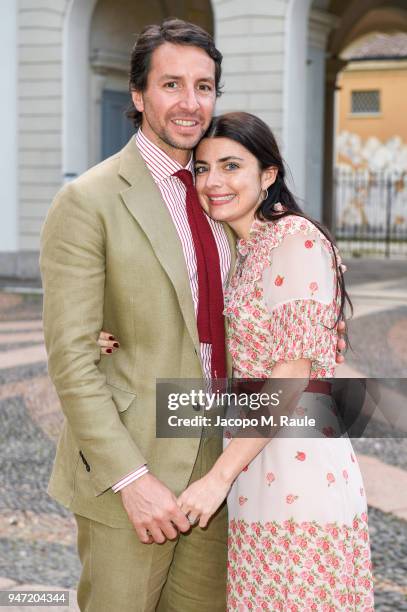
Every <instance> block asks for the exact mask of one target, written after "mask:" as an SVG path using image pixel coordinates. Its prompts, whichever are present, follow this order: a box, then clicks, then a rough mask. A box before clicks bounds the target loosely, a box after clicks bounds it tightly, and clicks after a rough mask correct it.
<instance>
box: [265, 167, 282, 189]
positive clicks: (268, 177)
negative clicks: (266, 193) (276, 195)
mask: <svg viewBox="0 0 407 612" xmlns="http://www.w3.org/2000/svg"><path fill="white" fill-rule="evenodd" d="M277 175H278V168H277V166H270V167H269V168H266V169H265V170H263V172H262V177H261V186H262V189H268V188H269V187H270V185H272V184H273V183H275V182H276V179H277Z"/></svg>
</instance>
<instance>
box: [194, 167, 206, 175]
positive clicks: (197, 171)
mask: <svg viewBox="0 0 407 612" xmlns="http://www.w3.org/2000/svg"><path fill="white" fill-rule="evenodd" d="M205 171H206V168H205V166H196V167H195V174H203V173H204V172H205Z"/></svg>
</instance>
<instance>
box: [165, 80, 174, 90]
mask: <svg viewBox="0 0 407 612" xmlns="http://www.w3.org/2000/svg"><path fill="white" fill-rule="evenodd" d="M164 87H166V88H167V89H175V88H176V87H177V82H176V81H170V82H169V83H165V85H164Z"/></svg>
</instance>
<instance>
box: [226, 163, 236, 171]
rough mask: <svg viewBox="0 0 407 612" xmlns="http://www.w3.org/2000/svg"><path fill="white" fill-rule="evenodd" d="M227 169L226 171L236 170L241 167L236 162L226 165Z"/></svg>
mask: <svg viewBox="0 0 407 612" xmlns="http://www.w3.org/2000/svg"><path fill="white" fill-rule="evenodd" d="M225 168H226V170H236V168H239V166H238V164H236V163H235V162H229V163H228V164H226V166H225Z"/></svg>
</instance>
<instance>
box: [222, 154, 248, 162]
mask: <svg viewBox="0 0 407 612" xmlns="http://www.w3.org/2000/svg"><path fill="white" fill-rule="evenodd" d="M229 159H238V160H239V161H244V159H243V158H242V157H236V155H228V156H227V157H221V158H220V159H218V161H220V162H225V161H229Z"/></svg>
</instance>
